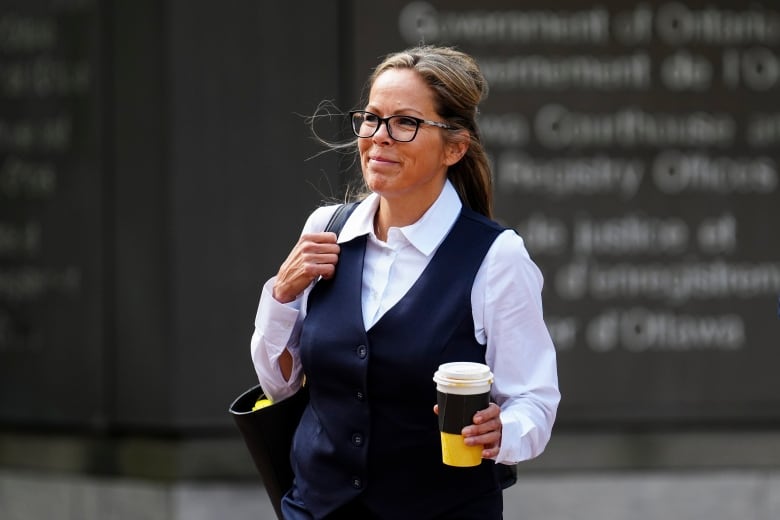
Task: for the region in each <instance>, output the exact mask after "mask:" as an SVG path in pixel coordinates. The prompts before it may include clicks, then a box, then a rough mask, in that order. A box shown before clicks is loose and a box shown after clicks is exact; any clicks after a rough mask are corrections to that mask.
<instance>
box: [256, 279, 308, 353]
mask: <svg viewBox="0 0 780 520" xmlns="http://www.w3.org/2000/svg"><path fill="white" fill-rule="evenodd" d="M275 281H276V277H273V278H271V279H270V280H268V281H267V282H266V283H265V285H263V291H262V293H261V294H260V303H259V305H258V307H257V315H256V316H255V328H256V329H257V330H258V331H260V333H261V334H262V335H263V337H264V338H265V340H266V342H267V344H269V345H272V346H273V347H276V348H279V349H284V348H285V347H288V346H289V345H288V343H289V341H290V335H291V334H292V331H293V329H294V328H295V322H296V321H297V319H298V314H299V313H300V306H301V301H300V298H298V299H295V300H293V301H292V302H290V303H281V302H279V301H277V300H276V299H275V298H274V296H273V287H274V282H275Z"/></svg>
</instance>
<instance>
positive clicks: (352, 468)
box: [292, 208, 503, 518]
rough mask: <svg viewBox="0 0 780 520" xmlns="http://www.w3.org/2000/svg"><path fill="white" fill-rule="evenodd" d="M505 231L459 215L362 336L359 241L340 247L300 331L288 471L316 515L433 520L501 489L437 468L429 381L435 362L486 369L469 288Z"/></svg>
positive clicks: (492, 481) (491, 479)
mask: <svg viewBox="0 0 780 520" xmlns="http://www.w3.org/2000/svg"><path fill="white" fill-rule="evenodd" d="M502 231H503V229H502V228H501V227H500V226H499V225H498V224H496V223H494V222H492V221H490V220H488V219H487V218H485V217H483V216H481V215H478V214H477V213H475V212H473V211H471V210H468V209H466V208H464V209H463V210H462V212H461V215H460V216H459V218H458V219H457V221H456V222H455V224H454V226H453V228H452V229H451V230H450V232H449V233H448V235H447V237H446V238H445V239H444V241H443V242H442V244H441V245H440V247H439V249H438V250H437V251H436V253H435V255H434V257H433V258H432V259H431V262H430V264H429V265H428V267H427V268H426V269H425V270H424V272H423V273H422V275H421V276H420V278H419V279H418V280H417V281H416V282H415V283H414V285H413V286H412V287H411V289H410V290H409V292H408V293H407V294H406V295H404V297H403V298H401V300H400V301H399V302H398V303H397V304H396V305H394V306H393V307H392V308H391V309H390V310H388V311H387V313H386V314H385V315H384V316H382V318H381V319H380V320H379V321H378V322H377V323H376V324H375V325H374V326H373V327H371V329H370V330H369V331H368V332H367V331H366V330H365V328H364V326H363V318H362V306H361V285H362V271H363V256H364V253H365V246H366V237H365V236H363V237H358V238H356V239H354V240H351V241H350V242H347V243H344V244H342V245H341V254H340V257H339V263H338V270H337V275H336V276H335V277H334V278H332V279H331V280H327V281H324V280H323V281H320V282H318V283H317V284H316V286H315V287H314V288H313V289H312V291H311V294H310V296H309V300H308V313H307V316H306V319H305V320H304V323H303V329H302V332H301V360H302V363H303V367H304V370H305V372H306V378H307V384H308V386H309V392H310V402H309V406H308V407H307V409H306V411H305V412H304V414H303V417H302V419H301V423H300V425H299V426H298V430H297V432H296V434H295V438H294V440H293V448H292V464H293V470H294V472H295V485H296V487H297V489H298V492H299V493H300V496H301V497H302V499H303V501H304V503H305V504H306V507H307V508H308V509H309V511H311V512H312V513H313V514H314V515H315V517H318V518H319V517H321V516H324V515H326V514H327V513H329V512H331V511H333V510H334V509H336V508H337V507H339V506H341V505H343V504H345V503H347V502H350V501H352V500H355V499H359V500H360V501H361V502H363V503H364V504H365V505H366V506H367V507H369V508H370V509H371V510H373V511H376V512H377V513H378V514H381V516H382V517H387V518H403V517H405V516H406V517H408V515H409V514H410V512H413V513H414V518H432V517H435V516H437V515H440V514H442V513H443V512H444V511H445V509H443V508H445V507H446V508H447V509H449V508H451V507H453V505H456V504H457V503H458V502H457V501H463V502H468V501H469V500H471V499H473V498H474V497H477V496H484V495H486V494H488V493H490V492H491V491H495V490H497V489H499V483H498V481H497V478H496V474H495V472H494V470H493V466H494V463H493V462H492V461H483V463H482V464H481V465H480V466H477V467H474V468H453V467H449V466H446V465H444V464H442V462H441V447H440V440H439V431H438V422H437V418H436V415H435V414H434V413H433V405H434V404H435V403H436V387H435V384H434V383H433V379H432V378H433V373H434V372H435V371H436V369H437V368H438V366H439V365H440V364H441V363H446V362H450V361H476V362H481V363H484V362H485V347H484V346H483V345H480V344H479V343H478V342H477V341H476V340H475V339H474V322H473V318H472V310H471V288H472V285H473V282H474V278H475V276H476V274H477V271H478V270H479V267H480V265H481V263H482V260H483V259H484V257H485V255H486V254H487V251H488V249H489V248H490V246H491V244H492V243H493V241H494V240H495V239H496V237H497V236H498V235H499V234H500V233H501V232H502ZM499 506H500V505H499Z"/></svg>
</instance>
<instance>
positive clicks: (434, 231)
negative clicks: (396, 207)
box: [339, 179, 462, 256]
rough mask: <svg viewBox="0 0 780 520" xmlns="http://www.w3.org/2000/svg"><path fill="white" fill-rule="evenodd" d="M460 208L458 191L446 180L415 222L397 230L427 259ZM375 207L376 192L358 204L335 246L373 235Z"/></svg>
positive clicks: (377, 196) (455, 218) (444, 234)
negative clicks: (431, 202) (432, 201)
mask: <svg viewBox="0 0 780 520" xmlns="http://www.w3.org/2000/svg"><path fill="white" fill-rule="evenodd" d="M461 207H462V204H461V202H460V197H459V196H458V192H457V191H455V187H454V186H453V185H452V183H451V182H450V181H449V179H448V180H447V181H446V182H445V183H444V188H443V189H442V190H441V193H440V194H439V196H438V198H437V199H436V201H435V202H434V203H433V204H432V205H431V207H430V208H428V211H426V212H425V213H424V214H423V216H422V217H420V219H419V220H418V221H417V222H415V223H413V224H410V225H408V226H404V227H402V228H400V231H401V232H402V233H403V235H404V237H406V239H407V240H408V241H409V243H410V244H412V245H413V246H414V247H415V248H416V249H417V250H418V251H420V252H421V253H423V254H424V255H426V256H430V255H431V254H432V253H433V252H434V251H435V250H436V248H437V247H438V246H439V244H440V243H441V241H442V240H444V237H445V236H447V233H448V232H449V230H450V228H451V227H452V225H453V224H454V223H455V220H457V218H458V215H459V214H460V210H461ZM378 208H379V195H377V194H376V193H372V194H371V195H369V196H368V197H366V198H365V199H364V200H363V201H362V202H361V203H360V204H358V206H357V208H355V211H354V212H353V213H352V215H350V217H349V218H348V219H347V222H346V223H345V224H344V229H343V230H342V232H341V233H340V235H339V243H343V242H348V241H350V240H352V239H353V238H356V237H359V236H362V235H373V234H374V215H375V214H376V211H377V209H378Z"/></svg>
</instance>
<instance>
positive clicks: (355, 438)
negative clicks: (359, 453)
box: [352, 433, 363, 448]
mask: <svg viewBox="0 0 780 520" xmlns="http://www.w3.org/2000/svg"><path fill="white" fill-rule="evenodd" d="M352 444H354V445H355V446H357V447H358V448H359V447H361V446H362V445H363V436H362V435H361V434H359V433H354V434H352Z"/></svg>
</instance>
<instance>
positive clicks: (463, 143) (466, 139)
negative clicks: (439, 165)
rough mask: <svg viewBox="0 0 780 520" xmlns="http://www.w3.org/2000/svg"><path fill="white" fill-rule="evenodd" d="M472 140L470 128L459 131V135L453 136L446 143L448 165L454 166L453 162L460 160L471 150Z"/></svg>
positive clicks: (446, 162)
mask: <svg viewBox="0 0 780 520" xmlns="http://www.w3.org/2000/svg"><path fill="white" fill-rule="evenodd" d="M470 141H471V136H470V135H469V132H468V130H461V131H459V132H457V137H454V138H451V139H450V140H449V141H448V142H447V144H446V145H445V146H446V150H445V152H444V154H445V156H444V163H445V164H446V165H447V166H452V165H453V164H455V163H457V162H458V161H460V160H461V159H462V158H463V156H464V155H466V152H467V151H468V150H469V143H470Z"/></svg>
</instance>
